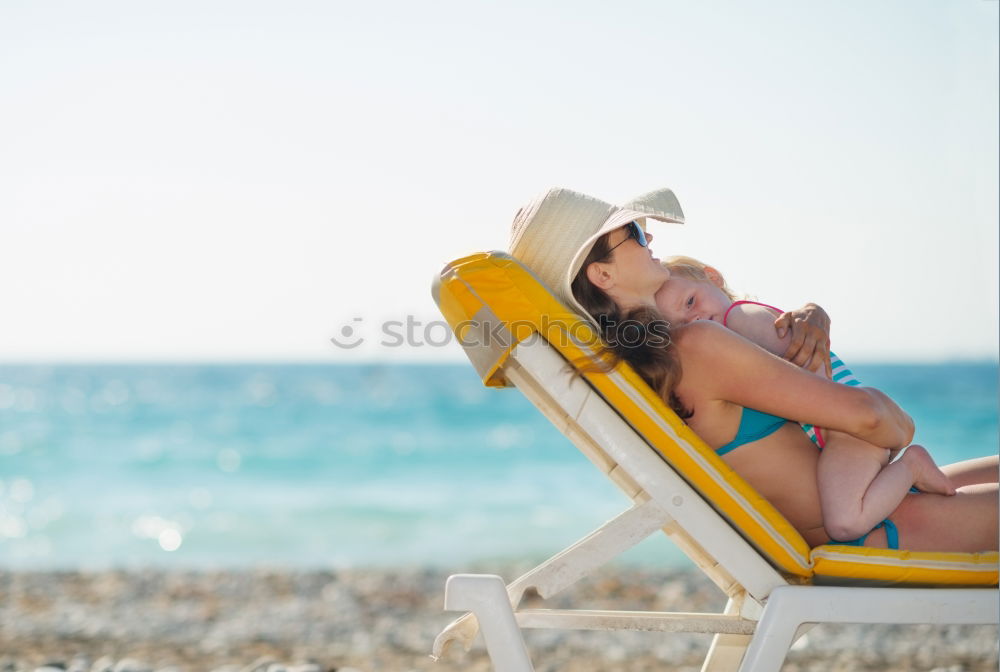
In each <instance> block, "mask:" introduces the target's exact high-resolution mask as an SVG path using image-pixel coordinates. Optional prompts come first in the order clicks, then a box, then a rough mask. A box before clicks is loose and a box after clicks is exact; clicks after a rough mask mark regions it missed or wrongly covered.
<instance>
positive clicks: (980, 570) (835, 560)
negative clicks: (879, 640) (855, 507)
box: [811, 544, 998, 586]
mask: <svg viewBox="0 0 1000 672" xmlns="http://www.w3.org/2000/svg"><path fill="white" fill-rule="evenodd" d="M811 557H812V560H813V571H814V572H815V577H814V579H815V582H816V583H823V582H830V581H825V580H827V579H832V580H833V581H832V582H833V583H836V584H838V585H844V584H846V583H851V582H852V580H856V581H853V582H857V583H864V584H872V583H878V584H885V585H890V584H894V583H906V584H929V585H953V586H992V585H996V583H997V561H998V554H997V552H996V551H988V552H985V553H940V552H933V553H932V552H927V551H894V550H890V549H885V548H864V547H852V546H834V545H832V544H830V545H826V546H817V547H816V548H814V549H813V551H812V554H811Z"/></svg>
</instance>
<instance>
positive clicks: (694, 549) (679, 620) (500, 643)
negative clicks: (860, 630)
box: [434, 336, 1000, 672]
mask: <svg viewBox="0 0 1000 672" xmlns="http://www.w3.org/2000/svg"><path fill="white" fill-rule="evenodd" d="M504 374H505V376H506V377H507V379H508V380H510V381H511V382H512V383H514V384H515V385H516V386H517V387H518V388H519V389H520V390H521V391H522V392H524V393H525V394H526V395H527V396H528V397H529V398H530V399H531V400H532V401H533V402H534V403H535V404H536V405H537V406H538V407H539V408H540V409H541V410H542V411H543V412H544V413H545V415H546V416H547V417H548V418H549V419H550V420H551V421H552V422H554V423H555V424H556V426H557V427H559V428H560V429H561V430H562V431H563V432H564V433H566V434H567V435H568V436H569V437H570V438H571V439H572V440H573V442H574V443H575V444H576V445H577V447H578V448H580V450H581V451H582V452H583V453H584V454H586V455H587V456H588V457H589V458H590V459H591V461H593V462H594V463H595V464H596V465H597V467H598V468H600V469H601V470H602V471H604V472H605V473H608V474H609V475H610V476H611V477H612V479H613V480H615V482H616V483H617V484H618V485H619V487H621V488H622V489H623V490H624V491H625V492H626V494H628V495H629V496H630V497H632V498H633V499H634V500H638V502H639V503H637V504H636V505H635V506H633V507H632V508H630V509H628V510H626V511H625V512H624V513H622V514H621V515H620V516H618V517H617V518H615V519H614V520H612V521H610V522H608V523H606V524H605V525H604V526H602V527H601V528H599V529H598V530H596V531H595V532H593V533H592V534H591V535H589V536H588V537H586V538H584V539H582V540H581V541H579V542H577V543H576V544H574V545H573V546H571V547H570V548H568V549H566V550H565V551H563V552H561V553H559V554H557V555H555V556H554V557H552V558H550V559H549V560H547V561H546V562H544V563H542V564H541V565H539V566H538V567H536V568H535V569H533V570H531V571H530V572H528V573H527V574H525V575H524V576H522V577H521V578H519V579H517V580H516V581H514V582H513V583H511V584H510V585H509V586H506V587H505V586H504V584H503V580H502V579H501V578H500V577H498V576H493V575H471V574H456V575H453V576H451V577H450V578H449V579H448V582H447V585H446V589H445V609H446V610H448V611H468V612H470V613H468V614H466V615H465V616H463V617H462V618H459V619H458V620H456V621H454V622H453V623H452V624H451V625H449V626H448V627H447V628H446V629H445V630H444V631H443V632H442V633H441V634H440V635H439V636H438V638H437V639H436V640H435V642H434V655H435V656H436V657H438V656H441V655H443V653H444V651H445V650H446V649H447V647H448V646H449V645H450V644H451V643H452V642H453V641H458V642H459V643H461V644H462V645H463V647H464V648H466V649H468V648H470V647H471V646H472V643H473V640H474V639H475V636H476V633H477V632H478V630H480V629H481V630H482V632H483V638H484V640H485V642H486V647H487V651H488V653H489V656H490V659H491V661H492V663H493V665H494V669H495V670H497V672H529V671H531V670H533V669H534V668H533V667H532V664H531V660H530V657H529V654H528V650H527V647H526V645H525V643H524V639H523V637H522V636H521V633H520V628H558V629H588V630H647V631H665V632H696V633H714V634H715V637H714V638H713V641H712V645H711V647H710V648H709V652H708V655H707V657H706V659H705V662H704V665H703V667H702V671H703V672H723V671H734V670H737V669H739V670H743V671H749V670H753V671H755V672H756V671H758V670H759V671H761V672H766V671H769V670H773V671H775V672H776V671H777V670H779V669H780V668H781V664H782V662H783V661H784V659H785V656H786V654H787V652H788V649H789V647H790V646H791V644H792V643H793V642H794V640H795V639H796V637H797V636H798V634H801V632H804V630H805V628H802V627H801V626H804V625H809V624H815V623H897V624H900V623H914V624H916V623H930V624H952V623H955V624H964V623H969V624H988V623H997V617H998V612H1000V600H998V593H997V591H996V590H995V589H991V588H980V589H977V588H953V589H942V588H865V587H832V586H811V585H810V586H792V585H789V584H788V582H787V581H786V580H785V579H784V578H783V577H781V576H780V575H779V574H778V573H777V572H776V571H775V570H774V569H773V568H772V567H771V566H770V564H768V563H767V562H766V561H764V560H763V559H762V558H761V556H760V554H759V553H758V552H757V551H756V550H755V549H753V547H751V546H750V545H749V544H748V543H747V542H746V541H745V540H744V539H743V538H742V537H741V536H740V535H738V534H737V533H736V532H735V531H734V530H733V529H732V527H731V526H730V525H729V524H728V523H727V522H726V521H724V520H723V519H722V518H721V517H720V516H719V515H718V513H716V512H715V511H714V510H713V509H712V508H711V507H710V506H709V505H708V504H707V503H706V502H705V501H704V500H703V499H702V498H701V497H700V496H699V495H698V494H697V493H695V492H694V491H693V490H692V489H691V488H690V486H688V485H687V484H686V483H685V482H684V481H683V480H682V479H681V478H680V477H679V476H677V474H676V473H674V471H673V470H672V469H670V468H669V467H668V466H667V465H666V463H664V462H663V460H662V459H660V458H659V457H658V456H657V455H656V454H655V453H653V452H652V451H651V450H649V448H648V446H647V445H646V443H645V442H644V441H643V440H642V439H641V438H640V437H638V436H637V435H636V433H635V432H634V430H632V428H631V427H629V426H628V424H627V423H625V421H624V420H622V418H621V417H620V416H619V415H618V414H617V413H615V411H614V410H613V409H612V408H611V407H610V406H609V405H608V404H607V402H605V401H604V400H603V399H602V398H601V397H600V396H599V395H598V394H597V393H596V392H594V391H593V390H592V389H591V388H590V386H589V384H587V383H586V382H585V381H584V380H582V378H580V377H579V376H574V375H573V374H572V373H571V372H570V371H568V369H567V366H566V362H565V360H564V359H563V358H562V357H561V356H560V355H559V354H558V353H556V352H555V351H554V350H553V349H552V348H551V346H549V345H548V344H547V343H545V341H544V340H542V339H541V338H540V337H537V336H533V337H532V338H531V339H529V340H528V341H526V342H524V343H521V344H520V345H518V346H516V348H515V349H514V352H513V353H512V355H511V358H510V360H509V361H508V362H507V363H506V364H505V369H504ZM629 474H631V475H634V480H633V478H632V477H631V476H630V475H629ZM659 530H663V531H664V532H666V533H667V534H668V535H670V536H671V538H672V539H673V540H674V541H675V542H677V543H678V545H680V546H681V547H682V548H683V549H684V550H685V551H686V552H687V553H688V555H689V556H690V557H691V558H692V559H693V560H694V561H695V562H696V563H697V564H698V565H699V566H700V567H701V568H702V569H703V570H704V571H705V572H706V574H708V576H709V577H710V578H712V579H713V581H714V582H715V583H716V584H717V585H718V586H719V587H720V588H721V589H722V590H723V591H724V592H725V593H726V594H727V595H728V596H729V598H730V599H729V603H728V604H727V607H726V610H725V611H724V612H723V613H721V614H712V613H685V612H633V611H593V610H554V609H517V606H518V604H519V603H520V601H521V598H522V597H523V595H524V594H525V592H526V591H528V590H529V589H531V590H534V591H535V592H537V594H538V595H539V596H540V597H542V598H548V597H550V596H552V595H554V594H556V593H557V592H559V591H561V590H563V589H564V588H567V587H568V586H570V585H572V584H573V583H575V582H576V581H577V580H579V579H580V578H582V577H584V576H586V575H588V574H589V573H590V572H592V571H593V570H595V569H596V568H598V567H600V566H602V565H604V564H605V563H607V562H608V561H609V560H611V559H613V558H614V557H616V556H617V555H619V554H620V553H622V552H624V551H625V550H627V549H629V548H631V547H632V546H634V545H635V544H637V543H639V542H640V541H642V540H643V539H645V538H646V537H648V536H649V535H651V534H654V533H656V532H658V531H659ZM685 530H698V542H697V543H696V542H695V541H694V540H693V539H692V538H690V537H689V536H688V535H687V533H686V532H684V531H685ZM714 558H719V559H720V560H719V561H718V562H716V561H715V559H714ZM762 607H763V608H762ZM741 662H742V665H741Z"/></svg>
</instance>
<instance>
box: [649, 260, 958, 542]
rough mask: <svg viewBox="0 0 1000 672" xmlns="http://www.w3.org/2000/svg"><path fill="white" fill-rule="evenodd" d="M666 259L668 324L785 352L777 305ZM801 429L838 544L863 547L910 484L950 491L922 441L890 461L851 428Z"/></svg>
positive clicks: (841, 370) (849, 380) (706, 269)
mask: <svg viewBox="0 0 1000 672" xmlns="http://www.w3.org/2000/svg"><path fill="white" fill-rule="evenodd" d="M663 265H664V266H666V267H667V268H668V269H670V279H669V280H668V281H667V282H665V283H664V284H663V286H662V287H661V288H660V289H659V291H658V292H657V293H656V306H657V308H658V309H659V311H660V312H661V313H662V314H663V316H664V317H666V318H667V320H668V321H670V322H671V323H672V324H675V325H680V324H689V323H691V322H694V321H695V320H712V321H713V322H718V323H719V324H722V325H723V326H725V327H727V328H729V329H732V330H733V331H735V332H736V333H738V334H740V335H741V336H743V337H744V338H746V339H748V340H750V341H752V342H754V343H756V344H757V345H759V346H760V347H762V348H764V349H765V350H767V351H768V352H770V353H772V354H774V355H777V356H779V357H780V356H781V355H782V354H783V353H784V352H785V349H786V347H787V346H788V342H789V340H790V335H789V334H787V333H786V334H785V336H784V337H782V338H779V337H778V334H777V331H776V330H775V328H774V320H775V318H777V317H778V316H779V315H780V314H781V312H782V311H780V310H778V309H777V308H775V307H773V306H768V305H766V304H763V303H757V302H755V301H737V300H736V299H735V297H734V295H733V293H732V291H731V290H730V289H729V288H728V287H727V286H726V281H725V279H724V278H723V277H722V274H721V273H720V272H719V271H718V270H716V269H714V268H712V267H711V266H708V265H706V264H703V263H702V262H700V261H698V260H696V259H692V258H690V257H670V258H669V259H666V260H665V261H664V262H663ZM830 360H831V363H832V366H833V373H832V377H833V379H834V380H835V381H837V382H842V383H845V384H848V385H858V384H859V383H858V381H857V379H855V378H854V376H853V374H851V372H850V370H849V369H848V368H847V367H846V366H845V365H844V364H843V362H841V361H840V360H839V359H838V358H837V357H836V356H835V355H834V354H833V353H830ZM816 367H817V370H816V373H817V374H818V375H823V376H825V375H827V374H826V370H825V368H824V367H823V365H822V364H817V365H816ZM803 429H804V430H805V431H806V433H807V434H809V436H810V438H811V439H812V440H813V441H814V442H815V443H816V444H817V445H818V446H819V447H820V448H821V449H822V451H823V452H822V454H821V455H820V459H819V466H818V468H817V482H818V485H819V495H820V504H821V506H822V509H823V525H824V527H825V528H826V531H827V533H828V534H829V535H830V537H831V538H832V539H835V540H837V541H838V542H840V543H853V544H856V545H862V544H863V542H864V538H865V536H867V533H868V532H869V531H870V530H872V529H874V528H876V527H880V526H881V525H882V524H883V523H884V521H885V518H886V516H888V515H889V514H890V513H892V512H893V511H894V510H895V509H896V507H897V506H898V505H899V503H900V502H901V501H902V500H903V497H905V496H906V494H907V493H908V492H910V490H911V487H913V486H916V487H917V488H918V489H919V490H921V491H923V492H933V493H938V494H943V495H953V494H955V489H954V488H953V487H952V485H951V482H950V481H949V479H948V476H947V475H945V473H944V472H942V471H941V470H940V469H938V467H937V465H936V464H934V460H933V459H932V458H931V456H930V454H929V453H928V452H927V451H926V449H924V448H923V447H922V446H918V445H912V446H910V447H909V448H907V449H906V451H905V452H904V453H903V455H902V457H900V458H899V459H898V460H895V461H893V462H890V457H891V456H890V454H889V451H887V450H885V449H884V448H880V447H878V446H875V445H872V444H870V443H867V442H865V441H861V440H860V439H857V438H855V437H853V436H851V435H849V434H845V433H843V432H834V431H829V430H824V431H823V432H822V433H821V432H820V430H819V429H817V428H813V427H812V426H811V425H803ZM824 434H825V436H824Z"/></svg>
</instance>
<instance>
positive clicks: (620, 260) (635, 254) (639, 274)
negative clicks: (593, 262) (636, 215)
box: [604, 225, 670, 304]
mask: <svg viewBox="0 0 1000 672" xmlns="http://www.w3.org/2000/svg"><path fill="white" fill-rule="evenodd" d="M652 240H653V236H652V234H649V233H647V234H646V242H647V246H646V247H643V246H642V245H640V244H639V241H637V240H636V239H635V238H634V237H633V236H632V235H631V233H630V230H629V226H628V225H626V226H623V227H622V228H620V229H617V230H615V231H612V232H611V233H610V234H608V246H609V247H610V248H613V249H612V251H611V257H610V258H609V259H608V260H607V261H606V262H604V263H605V264H607V265H608V267H609V270H610V272H611V273H613V275H614V286H613V288H612V290H613V291H609V294H611V296H612V298H614V299H615V301H616V302H618V303H628V304H631V303H645V304H652V299H653V295H654V294H655V293H656V290H657V289H659V288H660V286H661V285H662V284H663V283H664V282H666V281H667V280H668V279H669V278H670V271H669V270H667V269H666V268H664V267H663V265H662V264H661V263H660V260H659V259H657V258H656V257H654V256H653V250H652V249H651V247H650V246H649V243H650V242H652ZM616 294H619V295H620V297H619V296H616ZM620 299H622V300H620Z"/></svg>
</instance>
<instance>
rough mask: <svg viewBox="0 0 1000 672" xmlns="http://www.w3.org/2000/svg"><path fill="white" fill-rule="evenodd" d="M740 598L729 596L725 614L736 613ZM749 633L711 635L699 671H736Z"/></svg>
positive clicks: (745, 647)
mask: <svg viewBox="0 0 1000 672" xmlns="http://www.w3.org/2000/svg"><path fill="white" fill-rule="evenodd" d="M741 602H742V600H734V599H733V598H729V602H727V603H726V610H725V611H724V612H723V613H725V614H738V613H739V612H740V603H741ZM750 639H751V635H723V634H716V635H715V636H714V637H712V645H711V646H710V647H709V649H708V655H707V656H705V662H704V664H703V665H702V666H701V672H736V670H737V669H739V666H740V661H742V660H743V654H744V653H746V650H747V646H748V645H749V644H750Z"/></svg>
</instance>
